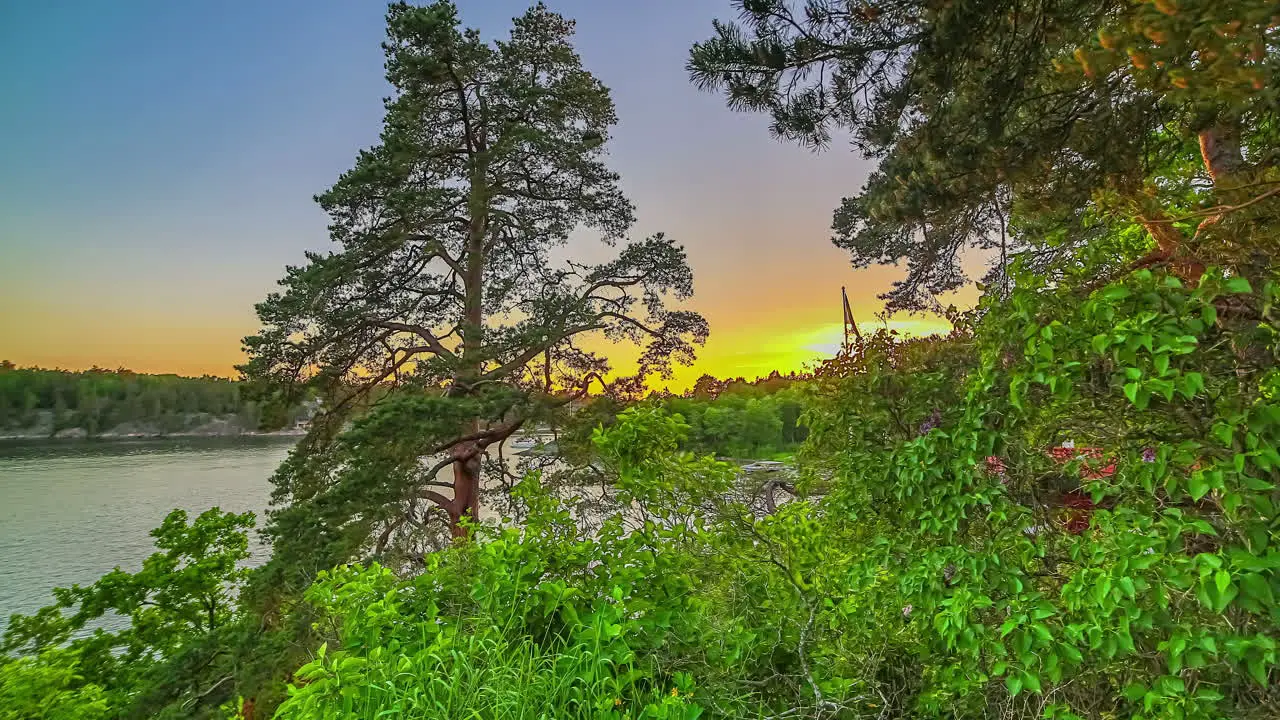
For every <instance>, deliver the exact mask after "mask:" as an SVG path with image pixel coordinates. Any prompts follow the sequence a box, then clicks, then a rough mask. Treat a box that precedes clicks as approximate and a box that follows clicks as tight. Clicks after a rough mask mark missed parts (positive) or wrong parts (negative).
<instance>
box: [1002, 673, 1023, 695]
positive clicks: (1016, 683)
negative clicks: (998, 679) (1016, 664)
mask: <svg viewBox="0 0 1280 720" xmlns="http://www.w3.org/2000/svg"><path fill="white" fill-rule="evenodd" d="M1004 686H1005V687H1006V688H1008V689H1009V694H1010V695H1012V696H1014V697H1017V696H1018V693H1020V692H1022V673H1021V672H1013V673H1010V674H1009V677H1007V678H1005V679H1004Z"/></svg>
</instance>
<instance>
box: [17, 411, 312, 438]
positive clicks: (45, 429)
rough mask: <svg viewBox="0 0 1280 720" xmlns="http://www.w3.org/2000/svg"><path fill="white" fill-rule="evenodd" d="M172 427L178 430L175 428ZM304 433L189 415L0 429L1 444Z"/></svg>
mask: <svg viewBox="0 0 1280 720" xmlns="http://www.w3.org/2000/svg"><path fill="white" fill-rule="evenodd" d="M174 425H178V426H179V427H177V428H175V427H174ZM306 433H307V431H306V428H305V427H290V428H285V429H283V430H273V431H270V432H263V431H260V430H252V429H248V428H246V427H244V426H243V425H242V424H241V423H240V422H238V418H235V417H211V416H199V415H197V416H189V417H185V418H182V419H181V420H179V421H177V422H176V423H173V424H170V425H169V426H168V427H161V426H160V425H158V424H155V423H122V424H120V425H117V426H115V427H112V428H109V429H107V430H104V431H102V432H97V433H90V432H89V430H88V429H87V428H83V427H69V428H63V429H61V430H58V431H54V429H53V426H52V423H51V422H46V423H38V424H36V425H31V426H27V427H23V428H0V441H6V440H8V441H21V440H26V441H44V440H150V439H165V438H219V437H226V438H230V437H299V436H302V435H305V434H306Z"/></svg>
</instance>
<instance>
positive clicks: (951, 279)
mask: <svg viewBox="0 0 1280 720" xmlns="http://www.w3.org/2000/svg"><path fill="white" fill-rule="evenodd" d="M735 5H736V6H737V7H738V8H739V9H740V11H741V21H740V22H738V23H729V22H717V23H715V25H714V35H713V37H712V38H711V39H709V40H707V41H705V42H702V43H699V44H697V45H695V46H694V48H693V50H692V53H691V57H690V62H689V69H690V72H691V75H692V78H693V80H694V82H695V83H696V84H697V85H699V86H700V87H703V88H706V89H715V90H720V91H723V93H724V94H725V97H726V99H727V102H728V104H729V106H730V107H733V108H735V109H741V110H752V111H761V112H767V113H769V114H770V115H771V117H772V118H773V124H772V126H771V127H772V130H773V133H774V134H775V135H776V136H778V137H781V138H784V139H788V140H794V141H798V142H801V143H803V144H806V145H809V146H814V147H823V146H826V145H828V144H829V143H831V142H832V140H833V139H834V138H837V137H841V138H843V137H844V136H845V135H844V134H843V133H848V137H849V138H850V139H851V141H852V144H853V146H854V148H855V149H856V150H858V151H859V152H861V153H863V154H864V155H866V156H867V157H871V158H874V159H876V160H877V161H878V168H877V170H876V171H875V172H874V173H873V174H872V175H871V177H870V178H869V179H868V181H867V183H866V185H865V187H863V189H862V191H861V192H860V193H858V194H857V195H853V196H851V197H848V198H846V199H845V200H844V202H843V203H842V205H841V207H840V208H839V209H838V210H837V211H836V212H835V215H834V219H833V223H832V228H833V232H834V236H833V240H834V242H835V243H836V245H838V246H840V247H842V248H844V249H846V250H848V251H849V252H850V255H851V257H852V260H853V264H854V265H855V266H856V267H866V266H867V265H870V264H876V263H896V262H899V261H903V260H905V261H906V263H907V275H906V277H905V278H904V279H903V280H902V281H900V282H899V283H898V284H896V285H895V287H894V289H893V290H892V291H891V292H889V293H888V294H887V295H886V300H887V301H888V305H889V307H890V309H894V308H909V309H919V308H924V307H928V306H930V305H931V303H932V300H933V297H934V296H935V295H937V294H938V293H941V292H944V291H947V290H953V289H955V288H957V287H959V286H961V285H962V284H964V283H965V282H966V277H965V275H964V273H963V271H962V269H961V266H960V259H961V254H962V251H964V250H965V249H966V248H978V249H985V250H993V249H996V248H998V249H999V252H998V254H997V256H996V262H995V267H994V271H993V273H991V274H990V275H989V276H988V278H987V279H988V282H989V283H992V284H1000V285H1002V286H1005V285H1007V279H1006V277H1005V271H1006V267H1007V260H1008V258H1009V254H1010V251H1011V250H1013V249H1014V247H1015V246H1017V247H1021V248H1023V249H1031V250H1036V251H1038V253H1037V254H1038V261H1039V262H1040V264H1041V266H1042V267H1045V268H1055V266H1057V267H1056V268H1055V269H1059V270H1060V269H1061V266H1062V265H1064V264H1071V263H1072V262H1073V257H1074V256H1073V254H1072V253H1073V251H1076V250H1078V249H1079V248H1080V247H1081V246H1082V245H1083V244H1085V243H1090V242H1097V241H1099V240H1100V239H1101V238H1102V237H1103V236H1104V235H1105V233H1102V232H1100V231H1099V230H1098V227H1099V226H1100V225H1102V224H1107V223H1110V224H1113V225H1114V224H1116V223H1129V224H1133V223H1136V224H1139V225H1141V226H1142V227H1144V228H1145V229H1146V230H1147V231H1148V233H1149V234H1150V236H1151V237H1152V238H1154V240H1155V245H1156V250H1157V253H1158V254H1157V255H1153V257H1152V259H1153V260H1154V259H1159V260H1162V261H1169V260H1173V261H1175V262H1181V263H1182V264H1184V265H1188V266H1191V271H1192V272H1194V268H1195V267H1199V266H1202V265H1203V263H1204V262H1206V261H1213V262H1222V261H1223V260H1224V259H1225V258H1226V257H1228V256H1229V255H1230V253H1229V252H1223V250H1222V247H1221V246H1222V244H1223V243H1226V242H1230V241H1228V240H1226V239H1225V238H1226V236H1227V234H1228V233H1227V232H1225V231H1224V228H1222V227H1215V228H1213V231H1212V232H1206V233H1197V232H1196V225H1195V223H1194V222H1192V223H1189V222H1188V220H1191V218H1188V219H1182V220H1179V218H1181V217H1182V216H1183V215H1185V214H1189V213H1192V212H1193V211H1196V210H1205V209H1207V208H1213V207H1219V206H1232V207H1233V206H1236V205H1239V204H1242V203H1246V202H1249V201H1250V200H1251V199H1252V198H1254V197H1257V196H1259V195H1260V194H1261V193H1263V192H1268V191H1269V190H1270V188H1269V187H1268V186H1266V185H1258V184H1257V181H1258V180H1260V179H1262V178H1259V177H1257V175H1258V171H1259V168H1262V167H1265V166H1266V165H1267V164H1268V163H1270V162H1273V161H1274V152H1275V151H1274V147H1275V139H1276V138H1275V132H1276V127H1277V125H1276V119H1277V118H1276V108H1277V107H1280V104H1278V103H1277V99H1278V97H1277V92H1278V91H1277V89H1276V88H1277V83H1276V70H1277V61H1276V53H1275V52H1274V49H1275V43H1276V35H1275V29H1274V28H1275V15H1276V4H1275V3H1274V2H1270V1H1269V0H1240V1H1237V2H1221V1H1220V0H1176V2H1175V1H1174V0H1161V1H1160V2H1132V1H1130V0H956V1H955V2H933V1H932V0H887V1H885V2H865V3H864V2H849V1H847V0H806V1H804V2H794V1H792V0H739V1H738V2H736V3H735ZM837 133H840V134H837ZM1156 178H1159V180H1158V181H1157V180H1156ZM1018 208H1021V209H1022V210H1024V211H1027V212H1023V213H1021V214H1022V215H1024V216H1025V215H1027V214H1028V213H1029V212H1031V213H1034V214H1035V215H1036V216H1037V217H1038V218H1039V223H1038V224H1036V223H1030V224H1023V225H1022V226H1018V225H1016V224H1015V226H1014V227H1009V220H1010V219H1011V215H1015V214H1018V213H1015V209H1018ZM1213 215H1215V213H1214V212H1213V211H1207V212H1204V213H1203V214H1201V215H1199V216H1197V217H1195V218H1194V221H1195V222H1199V221H1202V220H1204V219H1205V218H1206V217H1209V216H1213ZM1067 225H1071V226H1074V227H1077V228H1080V229H1081V230H1082V231H1081V232H1077V233H1072V234H1071V235H1070V240H1067V239H1066V237H1064V233H1063V232H1061V230H1062V229H1063V228H1064V227H1066V226H1067ZM1054 228H1056V229H1057V230H1058V231H1057V232H1054ZM1215 237H1216V239H1215ZM1064 243H1065V244H1068V245H1069V247H1067V248H1065V249H1064V248H1063V247H1062V245H1063V244H1064ZM1130 253H1131V248H1129V249H1125V251H1123V252H1120V253H1118V254H1119V255H1120V258H1119V260H1121V261H1128V260H1132V259H1133V258H1132V257H1126V256H1127V255H1129V254H1130ZM1094 270H1095V271H1098V270H1103V271H1105V267H1104V268H1096V267H1095V268H1094Z"/></svg>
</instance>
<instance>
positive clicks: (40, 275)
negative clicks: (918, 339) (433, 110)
mask: <svg viewBox="0 0 1280 720" xmlns="http://www.w3.org/2000/svg"><path fill="white" fill-rule="evenodd" d="M547 4H548V5H549V6H550V7H551V8H552V9H554V10H556V11H559V12H561V13H563V14H565V15H567V16H569V17H572V18H575V19H576V20H577V28H578V35H577V41H576V44H577V48H578V50H579V53H580V54H581V55H582V58H583V61H584V64H585V65H586V67H587V68H588V69H590V70H591V71H592V72H594V73H595V74H596V75H597V76H598V77H599V78H600V79H601V80H602V81H603V82H604V83H605V84H606V85H607V86H609V87H610V88H611V89H612V91H613V94H614V100H615V102H616V104H617V109H618V115H619V117H620V119H621V122H620V123H619V125H618V127H617V128H616V129H615V133H614V137H613V140H612V142H611V145H610V156H611V160H610V162H611V165H612V166H613V168H614V169H615V170H616V171H618V172H619V173H620V174H621V175H622V178H623V188H624V190H625V191H626V192H627V193H628V195H629V196H630V198H631V199H632V201H633V202H634V203H635V204H636V207H637V218H638V222H637V226H636V227H635V229H634V235H635V236H636V237H642V236H644V235H648V234H651V233H653V232H656V231H663V232H665V233H666V234H667V235H668V236H670V237H672V238H674V239H676V240H677V241H678V242H680V243H682V244H683V245H684V246H685V248H686V249H687V251H688V254H689V260H690V264H691V265H692V267H693V270H694V278H695V297H694V299H693V300H692V301H691V302H690V303H689V307H692V308H693V309H696V310H699V311H701V312H702V313H703V314H704V315H705V316H706V317H707V319H708V321H709V322H710V324H711V339H710V341H709V342H708V344H707V345H706V347H705V348H703V349H702V351H701V352H700V357H699V361H698V364H697V366H695V367H694V368H692V369H689V370H686V371H683V372H681V373H679V374H678V375H677V378H676V384H677V385H680V384H687V383H689V382H691V381H692V379H693V378H696V377H697V375H699V374H701V373H703V372H709V373H711V374H713V375H717V376H721V377H725V376H745V377H748V378H750V377H753V376H756V375H763V374H767V373H768V372H769V371H770V370H773V369H778V370H781V371H782V372H788V371H790V370H799V369H802V367H803V365H804V364H806V363H810V362H812V361H814V360H816V359H817V358H819V357H823V356H828V355H830V354H832V353H833V352H834V350H835V348H836V346H837V345H838V343H839V340H840V336H841V327H842V326H841V310H840V288H841V286H842V285H843V286H847V287H848V292H849V299H850V303H851V305H852V307H853V311H854V314H855V316H856V317H857V318H858V319H859V320H860V321H862V322H864V323H866V324H867V325H873V324H875V321H874V319H873V315H874V314H875V313H877V312H879V310H880V302H879V301H878V300H877V299H876V296H877V295H878V294H879V293H881V292H884V291H885V290H887V289H888V288H889V286H890V283H891V282H892V281H893V280H894V279H895V278H898V277H900V276H901V273H902V270H901V269H900V268H894V267H880V268H870V269H866V270H860V271H855V270H853V269H851V268H850V266H849V262H848V257H847V256H846V254H845V253H844V252H843V251H841V250H839V249H837V248H835V247H834V246H832V245H831V242H830V240H829V237H830V232H829V226H830V222H831V213H832V211H833V210H834V209H835V207H836V206H837V205H838V204H839V202H840V199H841V197H843V196H846V195H852V194H855V193H857V191H858V190H859V189H860V187H861V186H862V184H863V182H864V180H865V178H866V176H867V174H868V172H869V171H870V169H871V165H870V164H869V163H868V162H867V161H865V160H863V159H862V158H860V157H858V156H857V155H856V154H855V153H854V152H853V151H852V150H851V149H849V148H848V147H843V146H840V145H836V146H834V147H832V148H830V149H828V150H827V151H826V152H824V153H821V154H815V153H813V152H811V151H809V150H806V149H803V148H800V147H798V146H795V145H789V144H785V143H782V142H780V141H776V140H773V139H772V138H771V137H770V136H769V133H768V129H767V125H768V118H767V117H765V116H762V115H757V114H742V113H735V112H732V111H730V110H728V109H726V108H725V106H724V102H723V99H722V98H721V97H720V96H718V95H715V94H712V93H703V92H700V91H698V90H696V89H695V88H694V87H693V86H692V85H691V84H690V83H689V81H688V76H687V73H686V71H685V68H684V66H685V62H686V58H687V54H688V50H689V47H690V45H691V44H692V43H694V42H696V41H699V40H703V39H706V38H707V37H709V36H710V33H711V21H712V19H713V18H722V19H731V18H732V17H733V14H734V13H733V10H732V9H731V7H730V5H729V2H728V0H646V1H645V2H621V1H618V0H608V1H602V0H548V2H547ZM527 5H528V2H527V0H463V1H462V2H460V3H459V7H460V8H461V13H462V17H463V20H464V22H465V24H467V25H469V26H473V27H478V28H480V29H481V30H482V32H484V33H485V34H486V35H487V36H489V37H492V36H494V35H498V34H505V32H506V30H507V28H508V27H509V24H510V19H511V18H512V17H513V16H516V15H519V14H521V13H522V12H523V11H524V9H525V7H527ZM385 7H386V5H385V3H384V2H381V1H380V0H272V1H271V2H261V1H260V0H223V1H222V2H216V3H188V2H177V3H175V2H172V0H130V2H125V3H105V2H98V1H97V0H50V1H49V2H25V3H19V2H12V3H0V98H3V100H2V101H0V359H8V360H10V361H13V362H15V363H17V364H18V365H24V366H25V365H39V366H44V367H62V368H67V369H78V368H85V367H88V366H91V365H94V364H96V365H99V366H103V367H119V366H124V367H128V368H130V369H133V370H136V371H139V372H176V373H181V374H195V375H198V374H204V373H209V374H216V375H232V374H234V370H233V366H234V365H235V364H236V363H238V362H241V361H242V360H243V356H242V355H241V351H240V339H241V338H242V337H243V336H245V335H248V334H252V333H253V332H255V331H256V329H257V321H256V319H255V317H254V313H253V305H254V303H256V302H258V301H259V300H261V299H262V298H263V297H264V296H265V295H266V293H268V292H270V291H271V290H272V289H273V288H274V286H275V282H276V280H277V279H279V278H280V277H281V276H282V275H283V271H284V266H285V265H286V264H290V263H294V264H296V263H301V262H302V261H303V253H304V251H306V250H308V249H313V250H329V249H333V248H334V246H332V245H331V244H329V242H328V238H327V233H326V230H325V226H326V217H325V215H324V213H323V212H322V211H321V210H320V209H319V208H318V207H317V206H316V205H315V203H314V202H313V200H312V197H313V196H314V195H315V194H316V193H319V192H322V191H323V190H324V189H326V188H327V187H328V186H329V185H331V184H332V183H333V182H334V181H335V180H336V179H337V177H338V175H339V174H340V173H341V172H343V171H344V170H346V169H347V168H349V167H350V166H351V164H352V163H353V161H354V159H355V156H356V153H357V152H358V151H359V150H360V149H362V148H365V147H368V146H370V145H372V144H374V143H375V142H376V141H377V137H378V132H379V129H380V124H381V116H382V106H381V98H383V97H384V96H385V95H387V94H388V93H389V86H388V85H387V84H386V82H385V80H384V78H383V77H382V73H383V69H382V61H383V58H382V51H381V48H380V47H379V43H380V42H381V40H382V37H383V31H384V26H383V18H384V12H385ZM893 324H894V325H895V326H896V327H898V328H899V329H902V330H904V331H908V332H917V333H920V332H928V331H931V330H935V329H937V328H939V327H940V325H941V323H940V321H938V320H930V319H926V318H918V317H917V318H895V319H894V321H893ZM624 355H625V353H624Z"/></svg>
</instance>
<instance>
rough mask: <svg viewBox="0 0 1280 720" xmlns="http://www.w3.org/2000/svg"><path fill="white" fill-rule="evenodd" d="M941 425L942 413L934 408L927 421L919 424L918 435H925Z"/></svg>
mask: <svg viewBox="0 0 1280 720" xmlns="http://www.w3.org/2000/svg"><path fill="white" fill-rule="evenodd" d="M941 424H942V411H941V410H939V409H938V408H934V409H933V414H932V415H930V416H929V419H928V420H925V421H924V422H922V423H920V434H921V435H925V434H927V433H928V432H929V431H930V430H932V429H934V428H936V427H938V426H939V425H941Z"/></svg>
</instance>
